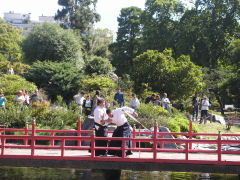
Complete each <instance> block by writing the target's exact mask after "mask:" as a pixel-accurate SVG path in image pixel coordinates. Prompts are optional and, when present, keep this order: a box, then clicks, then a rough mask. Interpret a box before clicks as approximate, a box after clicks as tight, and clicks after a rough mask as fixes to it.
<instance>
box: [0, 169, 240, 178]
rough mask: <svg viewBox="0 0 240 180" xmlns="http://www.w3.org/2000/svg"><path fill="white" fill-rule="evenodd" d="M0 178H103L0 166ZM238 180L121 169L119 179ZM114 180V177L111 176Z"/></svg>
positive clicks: (80, 172) (75, 172)
mask: <svg viewBox="0 0 240 180" xmlns="http://www.w3.org/2000/svg"><path fill="white" fill-rule="evenodd" d="M0 179H1V180H15V179H16V180H30V179H33V180H41V179H42V180H61V179H63V180H104V179H105V178H104V176H103V173H102V171H100V170H82V169H54V168H23V167H21V168H19V167H0ZM185 179H186V180H210V179H211V180H238V179H239V177H238V175H230V174H207V173H185V172H158V171H151V172H145V171H125V170H124V171H122V173H121V177H120V180H185ZM111 180H114V178H111Z"/></svg>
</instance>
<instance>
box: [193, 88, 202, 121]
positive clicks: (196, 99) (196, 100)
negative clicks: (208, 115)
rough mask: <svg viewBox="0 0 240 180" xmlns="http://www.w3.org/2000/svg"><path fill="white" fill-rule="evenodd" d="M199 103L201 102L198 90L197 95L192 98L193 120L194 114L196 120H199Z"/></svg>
mask: <svg viewBox="0 0 240 180" xmlns="http://www.w3.org/2000/svg"><path fill="white" fill-rule="evenodd" d="M199 104H200V99H199V94H198V93H197V92H196V93H195V96H194V97H193V99H192V107H193V115H192V120H193V121H194V116H195V118H196V121H198V111H199Z"/></svg>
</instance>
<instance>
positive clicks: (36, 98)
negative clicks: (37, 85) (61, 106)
mask: <svg viewBox="0 0 240 180" xmlns="http://www.w3.org/2000/svg"><path fill="white" fill-rule="evenodd" d="M30 102H31V103H34V102H42V98H41V96H40V95H39V94H38V89H36V90H35V91H34V94H33V95H32V96H31V97H30Z"/></svg>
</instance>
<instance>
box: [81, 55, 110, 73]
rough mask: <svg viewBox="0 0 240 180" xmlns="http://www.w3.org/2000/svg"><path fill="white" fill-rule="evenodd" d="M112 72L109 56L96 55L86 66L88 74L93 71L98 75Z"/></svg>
mask: <svg viewBox="0 0 240 180" xmlns="http://www.w3.org/2000/svg"><path fill="white" fill-rule="evenodd" d="M111 72H112V64H111V63H110V61H109V60H108V59H107V58H102V57H98V56H94V57H93V58H92V59H91V60H89V61H88V62H87V63H86V66H85V73H86V74H88V75H91V74H93V73H96V74H97V75H110V73H111Z"/></svg>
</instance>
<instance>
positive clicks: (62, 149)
mask: <svg viewBox="0 0 240 180" xmlns="http://www.w3.org/2000/svg"><path fill="white" fill-rule="evenodd" d="M64 148H65V139H63V140H62V146H61V157H64Z"/></svg>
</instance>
